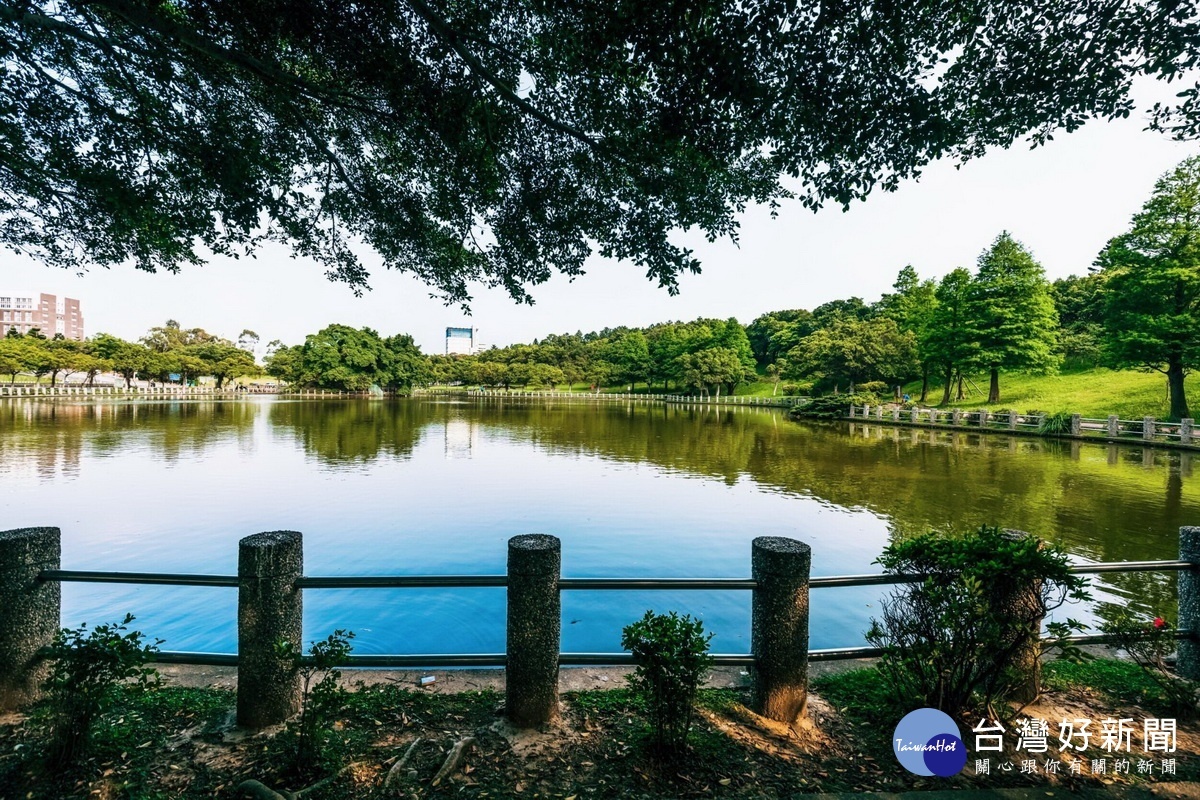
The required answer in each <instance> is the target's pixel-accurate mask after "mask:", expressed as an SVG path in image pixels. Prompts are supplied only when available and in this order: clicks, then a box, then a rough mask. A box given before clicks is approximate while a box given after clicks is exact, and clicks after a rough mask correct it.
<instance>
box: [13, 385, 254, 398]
mask: <svg viewBox="0 0 1200 800" xmlns="http://www.w3.org/2000/svg"><path fill="white" fill-rule="evenodd" d="M275 391H276V390H275V389H269V388H267V387H245V388H238V387H234V386H222V387H221V388H220V389H218V388H216V387H215V386H131V387H129V388H125V387H122V386H48V385H42V384H36V383H11V384H0V397H154V398H169V397H239V396H241V395H246V394H274V393H275Z"/></svg>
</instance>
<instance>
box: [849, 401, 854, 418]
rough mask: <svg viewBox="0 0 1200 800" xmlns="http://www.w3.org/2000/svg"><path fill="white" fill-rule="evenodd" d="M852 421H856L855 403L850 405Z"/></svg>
mask: <svg viewBox="0 0 1200 800" xmlns="http://www.w3.org/2000/svg"><path fill="white" fill-rule="evenodd" d="M850 419H854V403H851V404H850Z"/></svg>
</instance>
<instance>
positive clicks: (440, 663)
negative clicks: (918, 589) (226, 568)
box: [155, 630, 1192, 669]
mask: <svg viewBox="0 0 1200 800" xmlns="http://www.w3.org/2000/svg"><path fill="white" fill-rule="evenodd" d="M1191 637H1192V634H1191V632H1190V631H1179V630H1177V631H1172V632H1171V638H1172V639H1175V640H1182V639H1190V638H1191ZM1117 640H1118V637H1116V636H1114V635H1112V634H1107V633H1084V634H1076V635H1074V636H1068V637H1066V641H1068V642H1071V643H1072V644H1081V645H1107V644H1116V643H1117ZM1044 641H1049V640H1048V639H1047V640H1044ZM883 652H884V651H883V648H879V647H830V648H825V649H819V650H809V651H808V660H809V662H810V663H812V662H825V661H849V660H854V659H860V658H879V657H880V656H882V655H883ZM302 660H303V661H304V662H311V660H312V659H310V658H308V657H305V658H304V659H302ZM155 661H157V662H158V663H159V664H195V665H200V666H214V667H236V666H237V665H238V657H237V655H235V654H233V653H189V652H184V651H177V650H169V651H166V650H165V651H161V652H159V653H157V654H156V656H155ZM507 662H508V658H507V656H505V654H504V653H428V654H419V653H418V654H408V653H405V654H378V655H374V654H373V655H352V656H350V657H349V659H348V660H347V662H346V665H345V666H347V667H349V668H362V669H370V668H386V667H429V668H448V667H503V666H505V665H506V663H507ZM712 662H713V664H714V665H715V666H718V667H752V666H754V664H755V659H754V654H753V653H714V654H713V656H712ZM558 663H559V666H563V667H631V666H634V664H635V663H636V662H635V661H634V660H633V655H632V654H630V653H560V654H559V656H558Z"/></svg>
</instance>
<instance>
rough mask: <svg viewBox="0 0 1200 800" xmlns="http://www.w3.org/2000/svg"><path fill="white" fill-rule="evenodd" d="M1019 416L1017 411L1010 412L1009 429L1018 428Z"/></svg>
mask: <svg viewBox="0 0 1200 800" xmlns="http://www.w3.org/2000/svg"><path fill="white" fill-rule="evenodd" d="M1017 416H1018V414H1017V412H1015V411H1010V412H1008V429H1009V430H1010V431H1015V430H1016V429H1017Z"/></svg>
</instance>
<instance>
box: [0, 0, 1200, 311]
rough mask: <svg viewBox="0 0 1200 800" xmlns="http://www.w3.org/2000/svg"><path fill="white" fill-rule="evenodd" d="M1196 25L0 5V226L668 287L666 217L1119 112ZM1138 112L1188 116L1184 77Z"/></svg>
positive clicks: (58, 240)
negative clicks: (618, 262)
mask: <svg viewBox="0 0 1200 800" xmlns="http://www.w3.org/2000/svg"><path fill="white" fill-rule="evenodd" d="M1198 44H1200V25H1198V20H1197V10H1196V7H1195V3H1193V2H1178V0H1146V2H1138V3H1135V2H1115V3H1108V4H1099V3H1092V2H1087V1H1086V0H1067V1H1066V2H1056V3H1039V4H1026V3H1010V2H1004V1H1002V0H971V2H928V3H895V2H867V3H816V2H811V1H810V0H805V1H803V2H790V3H766V4H762V3H752V4H745V3H735V2H730V0H699V1H697V0H686V2H684V1H682V0H669V1H668V2H661V3H640V2H632V0H617V1H616V2H610V3H498V2H495V1H494V0H467V1H466V2H461V3H454V4H451V5H445V4H441V5H438V6H436V7H435V6H434V5H433V4H429V3H428V2H426V0H403V2H397V1H396V0H392V2H378V3H359V4H353V5H347V4H345V3H339V2H332V0H260V1H259V2H249V3H248V2H235V1H234V0H94V1H92V2H86V3H85V2H79V1H78V0H65V1H63V0H55V2H50V1H49V0H18V1H17V2H10V3H5V4H4V5H3V6H0V59H2V61H0V63H2V64H3V80H0V142H3V143H4V145H3V147H0V242H2V243H3V244H4V245H5V246H7V247H9V248H11V249H14V250H17V251H19V252H24V253H28V254H31V255H33V256H34V257H37V258H40V259H41V260H43V261H45V262H47V263H49V264H52V265H59V266H65V267H72V268H79V267H86V266H89V265H102V266H109V265H116V264H123V263H127V262H131V263H133V264H134V265H135V266H137V267H138V268H140V269H144V270H149V271H155V270H159V269H166V270H178V269H180V268H181V267H183V266H186V265H188V264H191V263H195V262H198V261H200V260H202V259H203V258H204V256H205V254H206V252H207V251H212V252H215V253H222V254H231V255H238V254H242V253H246V252H253V251H254V250H255V248H256V247H257V246H258V245H260V244H261V243H262V242H263V241H265V240H276V241H280V242H285V243H287V244H288V245H289V246H290V247H291V248H292V250H293V251H294V252H295V253H296V254H297V255H299V256H303V257H306V258H311V259H314V260H316V261H317V262H318V263H320V264H322V265H323V266H324V267H325V268H326V270H327V272H328V274H329V275H330V277H332V278H333V279H336V280H340V281H345V282H347V283H349V284H350V285H351V286H353V287H355V288H356V289H358V288H361V287H363V286H365V285H366V284H367V280H368V273H367V269H366V268H365V266H364V264H363V263H362V261H361V260H360V258H359V256H358V255H357V253H356V244H357V243H361V244H363V245H365V246H366V247H369V248H371V249H373V250H374V251H375V252H376V253H377V254H378V255H379V257H380V258H381V260H382V263H383V264H384V265H385V266H387V267H389V268H394V269H399V270H404V271H408V272H411V273H412V274H414V275H416V276H417V277H418V278H420V279H422V280H424V281H425V282H427V283H428V284H429V285H431V286H432V287H433V288H434V289H435V290H436V291H437V292H439V293H440V294H441V295H442V296H443V297H444V298H445V299H446V300H447V301H448V302H459V303H465V302H467V301H468V300H469V298H470V293H471V291H472V289H471V285H472V283H474V282H479V283H482V284H484V285H491V286H500V287H503V288H504V289H505V290H506V291H507V292H508V293H509V294H510V295H512V296H513V297H514V298H516V299H518V300H528V299H529V294H528V291H529V288H530V287H532V286H534V285H536V284H539V283H541V282H543V281H545V280H547V279H548V278H549V277H550V276H551V275H552V274H553V273H554V272H555V271H558V272H561V273H564V274H567V275H577V274H579V273H580V272H582V269H583V266H584V263H585V260H586V259H587V257H588V256H589V255H590V254H591V253H592V252H593V251H595V252H599V253H600V254H602V255H605V256H610V257H616V258H620V259H626V260H630V261H633V262H635V263H637V264H638V265H640V266H641V267H642V268H643V269H645V270H646V273H647V275H648V277H650V278H651V279H653V280H656V281H657V282H658V283H659V284H660V285H662V286H664V287H666V288H667V289H668V290H669V291H674V290H675V288H676V283H677V280H678V278H679V276H680V275H681V274H684V273H687V272H695V271H698V270H699V268H700V264H699V262H698V260H697V259H696V258H695V256H694V254H693V253H692V252H691V251H689V250H688V249H687V248H685V247H682V246H680V245H679V244H678V243H676V242H674V241H672V239H671V234H672V233H673V232H674V231H677V230H684V229H697V230H699V231H701V232H703V233H704V234H705V235H707V236H708V237H710V238H718V237H725V236H729V237H736V234H737V214H738V212H739V211H740V210H742V209H743V208H744V207H745V206H746V205H747V204H748V203H767V204H771V205H772V206H773V207H774V204H776V203H778V201H780V200H781V199H783V198H785V197H788V196H796V197H798V198H799V199H800V201H801V202H803V204H804V205H806V206H808V207H811V208H816V207H819V206H820V205H822V204H824V203H828V202H833V203H838V204H847V203H850V202H851V201H853V200H856V199H861V198H864V197H866V196H867V195H868V194H869V193H870V192H871V191H872V190H873V189H874V188H876V187H882V188H883V189H893V188H895V187H896V186H897V185H898V183H899V181H900V180H902V179H904V178H906V177H910V176H913V175H916V174H918V173H919V171H920V170H921V168H922V167H923V166H924V165H925V164H928V163H929V162H930V161H932V160H934V159H937V158H939V157H943V156H950V157H955V158H970V157H973V156H977V155H979V154H981V153H982V152H984V150H985V149H986V148H988V147H992V146H1001V147H1004V146H1008V145H1010V144H1011V143H1013V142H1014V141H1015V140H1016V139H1018V138H1021V137H1026V136H1028V137H1030V138H1031V139H1032V140H1033V141H1034V142H1035V143H1036V142H1040V141H1044V140H1045V139H1047V138H1049V137H1050V136H1051V135H1052V134H1053V133H1054V132H1055V131H1057V130H1059V129H1066V130H1071V129H1074V128H1076V127H1078V126H1079V125H1081V124H1083V122H1084V121H1085V120H1087V119H1088V118H1090V117H1095V116H1099V117H1109V118H1112V117H1121V116H1127V115H1128V114H1129V113H1131V111H1132V110H1133V104H1132V101H1131V99H1130V97H1129V90H1130V86H1131V83H1132V81H1133V80H1134V79H1135V78H1136V77H1139V76H1143V75H1149V76H1154V77H1156V78H1177V77H1180V76H1181V75H1183V74H1184V73H1185V72H1186V71H1187V70H1188V69H1190V68H1192V67H1194V66H1196V64H1197V60H1198V59H1200V46H1198ZM1155 112H1156V116H1155V121H1156V123H1157V124H1159V125H1160V126H1162V127H1164V128H1166V129H1170V130H1172V131H1174V132H1175V133H1177V134H1178V135H1181V136H1196V135H1198V134H1200V101H1198V98H1197V94H1196V91H1195V90H1194V89H1193V90H1189V91H1187V92H1185V93H1184V94H1183V96H1182V98H1181V99H1180V100H1179V102H1177V103H1176V104H1175V105H1173V106H1169V107H1161V108H1156V109H1155Z"/></svg>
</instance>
